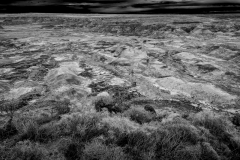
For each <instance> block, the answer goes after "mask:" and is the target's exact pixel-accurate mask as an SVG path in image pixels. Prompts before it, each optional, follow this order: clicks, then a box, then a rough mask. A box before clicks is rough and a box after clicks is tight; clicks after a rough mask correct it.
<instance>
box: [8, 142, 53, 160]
mask: <svg viewBox="0 0 240 160" xmlns="http://www.w3.org/2000/svg"><path fill="white" fill-rule="evenodd" d="M47 155H48V151H47V150H46V149H45V148H44V147H42V146H41V145H39V144H38V143H32V142H30V141H29V140H27V141H23V142H19V143H17V144H16V146H14V147H13V148H12V149H11V151H9V154H8V157H7V159H8V160H16V159H19V160H47V159H49V158H48V156H47Z"/></svg>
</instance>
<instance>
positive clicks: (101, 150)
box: [82, 141, 127, 160]
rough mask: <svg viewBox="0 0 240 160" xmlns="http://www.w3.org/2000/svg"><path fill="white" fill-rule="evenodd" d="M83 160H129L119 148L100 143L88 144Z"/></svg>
mask: <svg viewBox="0 0 240 160" xmlns="http://www.w3.org/2000/svg"><path fill="white" fill-rule="evenodd" d="M82 159H83V160H93V159H98V160H107V159H109V160H110V159H111V160H127V156H126V155H125V153H124V152H123V149H122V148H121V147H118V146H107V145H105V144H103V143H101V142H99V141H92V142H90V143H87V144H86V145H85V147H84V150H83V157H82Z"/></svg>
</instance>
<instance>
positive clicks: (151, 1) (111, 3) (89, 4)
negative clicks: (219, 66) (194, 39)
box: [0, 0, 240, 13]
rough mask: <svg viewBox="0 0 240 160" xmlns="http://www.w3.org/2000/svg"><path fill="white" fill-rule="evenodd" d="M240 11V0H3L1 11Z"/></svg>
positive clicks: (0, 0) (0, 4) (0, 5)
mask: <svg viewBox="0 0 240 160" xmlns="http://www.w3.org/2000/svg"><path fill="white" fill-rule="evenodd" d="M237 11H240V0H0V12H2V13H17V12H46V13H49V12H58V13H212V12H214V13H215V12H237Z"/></svg>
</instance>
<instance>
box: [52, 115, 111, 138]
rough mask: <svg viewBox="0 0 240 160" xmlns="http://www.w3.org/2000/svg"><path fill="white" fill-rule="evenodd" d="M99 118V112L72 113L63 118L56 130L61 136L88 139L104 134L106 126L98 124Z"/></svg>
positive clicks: (100, 117)
mask: <svg viewBox="0 0 240 160" xmlns="http://www.w3.org/2000/svg"><path fill="white" fill-rule="evenodd" d="M101 119H102V115H101V113H84V114H80V113H77V114H72V115H69V116H68V117H66V118H65V119H63V120H62V121H61V122H60V123H59V125H58V127H57V129H56V130H57V132H58V133H59V134H61V135H62V136H73V137H75V138H77V139H78V140H79V141H89V140H91V139H92V138H94V137H97V136H99V135H102V134H105V132H106V128H104V126H102V125H101V124H100V121H101Z"/></svg>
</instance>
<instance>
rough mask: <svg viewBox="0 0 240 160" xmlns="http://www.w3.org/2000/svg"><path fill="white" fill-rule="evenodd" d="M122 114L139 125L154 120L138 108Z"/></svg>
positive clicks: (149, 114)
mask: <svg viewBox="0 0 240 160" xmlns="http://www.w3.org/2000/svg"><path fill="white" fill-rule="evenodd" d="M124 114H125V115H126V116H128V117H130V119H131V120H133V121H135V122H137V123H139V124H143V123H149V122H150V121H151V120H153V118H154V116H153V115H152V114H151V113H149V112H147V111H145V110H142V109H140V108H132V109H129V110H127V111H126V112H125V113H124Z"/></svg>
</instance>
